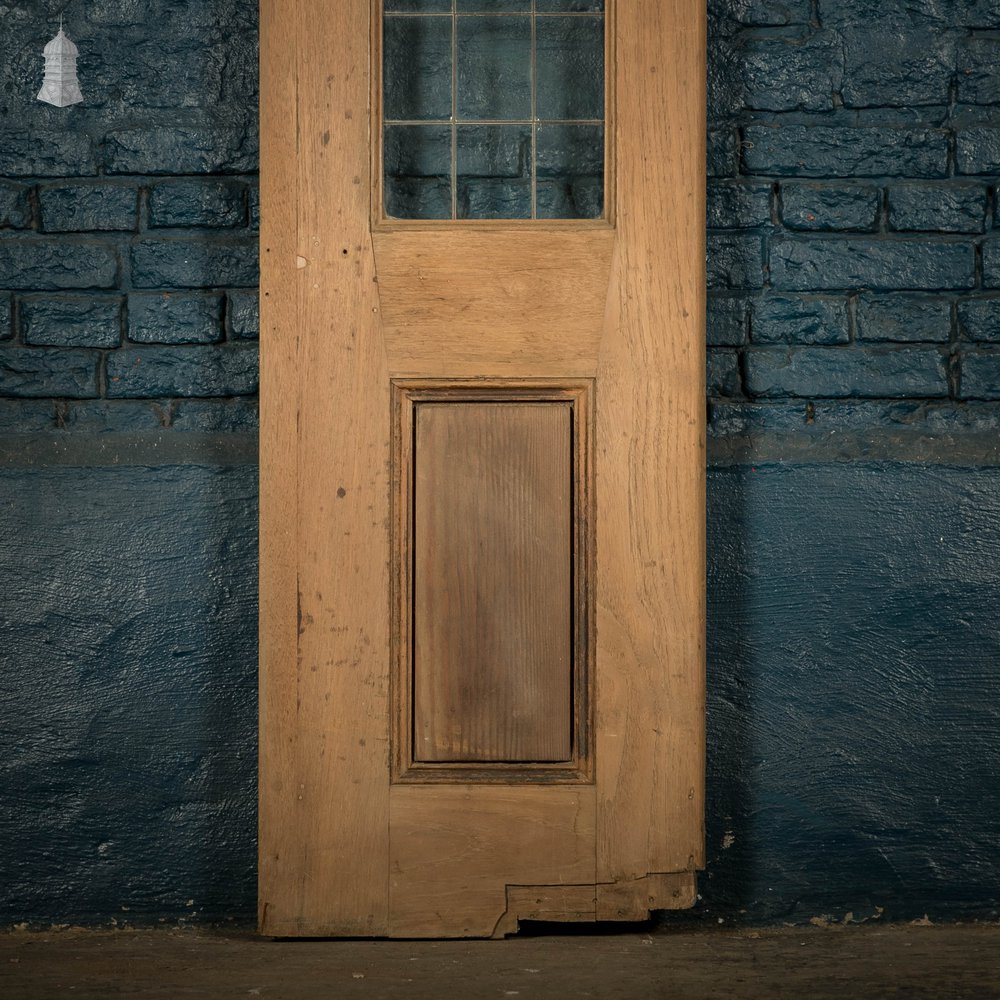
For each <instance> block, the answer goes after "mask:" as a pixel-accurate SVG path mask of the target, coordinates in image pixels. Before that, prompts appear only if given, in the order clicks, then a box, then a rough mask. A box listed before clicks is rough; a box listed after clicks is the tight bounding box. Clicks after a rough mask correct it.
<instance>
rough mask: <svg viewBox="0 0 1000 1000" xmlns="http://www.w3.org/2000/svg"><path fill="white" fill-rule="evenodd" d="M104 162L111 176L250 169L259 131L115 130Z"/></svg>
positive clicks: (232, 128)
mask: <svg viewBox="0 0 1000 1000" xmlns="http://www.w3.org/2000/svg"><path fill="white" fill-rule="evenodd" d="M104 162H105V166H106V169H107V172H108V173H109V174H160V175H163V174H213V173H220V174H232V173H237V174H243V173H250V172H252V171H254V170H256V169H257V134H256V130H255V127H252V126H251V125H250V124H249V123H248V124H247V125H245V126H242V127H241V126H239V125H229V124H222V123H217V124H215V125H184V126H169V125H168V126H160V125H149V126H136V127H133V128H124V129H118V130H116V131H114V132H111V133H109V135H108V136H107V139H106V141H105V159H104ZM0 172H2V171H0Z"/></svg>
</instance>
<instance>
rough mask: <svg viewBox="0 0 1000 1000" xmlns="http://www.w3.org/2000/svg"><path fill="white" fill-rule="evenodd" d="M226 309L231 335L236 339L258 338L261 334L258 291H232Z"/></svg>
mask: <svg viewBox="0 0 1000 1000" xmlns="http://www.w3.org/2000/svg"><path fill="white" fill-rule="evenodd" d="M228 298H229V305H228V307H227V309H226V322H227V325H228V327H229V336H230V337H232V338H234V339H235V340H256V339H257V337H258V336H259V335H260V299H259V297H258V294H257V291H256V290H254V291H252V292H230V293H229V297H228Z"/></svg>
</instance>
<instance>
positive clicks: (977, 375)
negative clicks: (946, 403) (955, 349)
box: [959, 350, 1000, 399]
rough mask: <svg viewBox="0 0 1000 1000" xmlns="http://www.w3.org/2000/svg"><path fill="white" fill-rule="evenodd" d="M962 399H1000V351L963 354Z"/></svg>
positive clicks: (970, 351) (965, 352) (971, 351)
mask: <svg viewBox="0 0 1000 1000" xmlns="http://www.w3.org/2000/svg"><path fill="white" fill-rule="evenodd" d="M961 385H962V388H961V392H960V393H959V395H960V397H961V398H962V399H1000V351H997V350H980V351H976V350H966V351H963V352H962V383H961Z"/></svg>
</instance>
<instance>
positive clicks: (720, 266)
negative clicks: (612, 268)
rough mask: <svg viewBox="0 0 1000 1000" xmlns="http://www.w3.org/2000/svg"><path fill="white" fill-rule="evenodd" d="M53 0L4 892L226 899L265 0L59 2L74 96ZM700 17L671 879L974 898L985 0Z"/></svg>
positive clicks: (12, 180) (21, 508)
mask: <svg viewBox="0 0 1000 1000" xmlns="http://www.w3.org/2000/svg"><path fill="white" fill-rule="evenodd" d="M49 6H50V5H49V4H47V3H43V2H42V0H24V2H21V3H18V4H0V594H2V595H3V596H2V598H0V787H2V788H3V795H0V925H4V924H9V923H14V922H18V921H33V922H38V923H42V924H44V923H51V922H64V921H74V922H83V923H91V922H96V923H105V924H106V923H109V922H111V921H117V922H119V923H121V922H136V923H148V922H157V921H166V922H170V923H176V922H184V921H190V920H218V921H226V920H230V921H237V922H239V923H249V922H251V921H252V920H253V915H254V902H255V888H256V887H255V871H256V859H255V850H256V844H255V837H256V834H255V810H256V784H255V780H256V779H255V754H256V742H255V740H256V684H255V678H256V612H257V608H256V572H257V566H256V468H255V462H256V437H255V432H256V395H255V392H256V378H257V376H256V350H255V347H256V345H255V342H254V340H255V336H256V330H257V311H256V298H255V287H254V286H255V282H256V271H255V256H256V228H257V221H258V215H259V209H258V203H257V197H256V186H255V171H256V166H257V139H256V134H257V122H256V70H255V66H256V45H257V40H256V23H257V13H256V6H257V5H256V2H255V0H145V2H143V3H136V2H135V0H89V2H87V3H80V4H76V5H70V7H69V9H68V11H67V15H68V19H67V31H68V33H69V34H70V35H71V37H73V38H74V39H75V40H76V41H77V42H78V44H79V46H80V49H81V58H80V76H81V81H82V84H83V90H84V94H85V96H86V102H85V103H84V104H83V105H82V106H79V107H74V108H69V109H63V110H60V109H55V108H50V107H48V106H45V105H42V104H39V103H37V102H36V101H35V100H34V95H35V93H36V92H37V89H38V87H39V85H40V75H41V73H40V71H41V59H40V54H41V49H42V46H43V45H44V43H45V42H46V41H47V39H48V38H49V37H51V35H52V33H53V31H54V28H53V25H52V22H51V21H50V22H48V23H46V21H45V17H46V16H48V14H49ZM710 28H711V38H710V46H709V58H710V81H709V82H710V112H709V113H710V122H709V124H710V131H711V142H710V148H709V168H710V173H711V178H710V197H709V217H708V225H709V232H710V244H711V252H710V258H709V275H710V282H711V289H710V294H711V315H710V323H709V345H710V363H709V384H710V413H711V428H712V436H711V439H710V459H711V466H710V470H709V505H708V526H709V560H708V597H709V633H708V652H709V711H708V732H709V740H708V763H709V788H708V791H709V795H708V815H707V828H708V854H709V867H708V870H707V872H706V874H705V876H704V877H703V879H702V881H701V892H702V895H703V899H702V900H701V902H700V904H699V907H698V910H697V911H696V912H697V915H700V916H702V917H705V918H707V919H710V920H711V921H712V922H715V921H716V920H720V919H721V920H724V921H730V920H734V921H750V922H762V923H766V922H773V921H792V922H808V921H809V920H810V919H813V918H832V919H836V920H838V921H842V920H848V921H849V920H865V919H874V918H877V917H879V916H880V915H881V919H890V918H897V919H899V918H912V917H915V916H922V915H923V914H924V913H929V914H930V915H931V916H932V917H933V918H934V919H944V918H950V917H991V918H994V919H995V918H996V917H997V916H998V914H1000V854H998V848H997V844H998V843H1000V826H998V817H1000V786H998V784H997V782H996V775H997V774H998V773H1000V739H998V737H997V733H998V732H1000V709H998V708H997V706H998V705H1000V618H998V615H997V613H996V609H997V608H998V607H1000V569H998V567H1000V448H998V442H1000V391H998V390H1000V371H998V364H1000V324H998V308H1000V243H998V240H1000V236H997V235H995V233H997V232H998V230H997V229H996V228H995V227H996V212H997V206H998V198H997V193H996V185H997V178H998V177H1000V82H998V81H1000V73H998V72H997V66H998V65H1000V58H998V56H1000V51H998V50H1000V6H998V5H997V3H996V2H994V0H923V2H921V3H914V2H911V0H883V2H880V3H878V4H871V3H863V2H860V0H837V2H833V0H818V2H817V0H782V2H779V0H711V11H710ZM665 113H669V109H665ZM665 835H666V834H665ZM670 919H676V920H680V919H683V918H682V917H680V916H679V915H676V916H674V917H671V918H670Z"/></svg>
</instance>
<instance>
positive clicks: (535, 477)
mask: <svg viewBox="0 0 1000 1000" xmlns="http://www.w3.org/2000/svg"><path fill="white" fill-rule="evenodd" d="M397 2H399V0H397ZM467 2H468V0H461V3H467ZM490 2H491V3H492V0H490ZM506 2H507V0H505V3H506ZM407 3H409V4H410V7H407V6H406V4H404V5H403V8H402V9H404V10H405V9H410V10H413V11H419V10H422V9H425V7H426V6H427V2H426V0H421V2H420V3H413V2H412V0H407ZM448 3H449V5H450V7H449V8H447V9H448V10H450V11H451V16H453V17H455V18H456V20H455V24H458V20H457V18H458V17H459V15H458V14H457V13H455V12H456V11H457V10H458V9H459V6H460V4H459V0H455V4H452V3H451V0H448ZM525 3H527V4H528V7H527V9H528V10H529V11H530V12H531V13H530V16H531V18H532V25H534V23H535V12H536V11H540V10H541V9H542V8H545V9H547V10H549V11H552V10H557V11H558V10H563V11H566V12H567V13H578V12H580V11H598V12H599V13H600V16H601V17H602V18H603V31H604V37H605V39H606V44H605V48H604V55H603V58H604V63H605V66H606V79H607V84H606V88H605V92H604V93H605V109H606V126H602V127H604V128H605V133H604V134H605V148H604V150H603V161H604V164H605V166H604V172H603V179H602V184H603V191H604V197H603V207H601V208H599V211H598V213H597V216H598V217H596V218H591V219H589V220H588V219H575V220H572V221H567V220H565V219H550V220H545V219H543V218H541V215H542V214H545V212H546V211H547V209H545V210H543V209H542V208H541V207H540V206H541V205H542V200H539V199H540V196H539V195H538V193H537V192H538V191H540V190H541V189H540V188H538V187H537V182H538V177H539V176H540V170H539V168H538V166H537V162H536V161H533V162H534V163H535V165H534V166H532V167H531V168H530V171H531V184H532V185H533V187H532V195H531V204H530V206H529V204H528V202H527V201H525V202H523V203H522V207H521V208H515V209H514V210H512V214H521V215H524V216H526V217H525V218H523V219H505V220H503V219H502V220H493V221H490V220H480V221H469V220H468V219H461V218H454V219H449V218H447V216H449V215H451V216H458V215H459V214H460V210H459V209H458V208H456V206H457V205H458V204H459V198H460V196H459V195H458V194H456V193H455V188H454V182H455V177H456V174H455V170H456V169H458V168H456V167H454V166H452V178H451V181H452V186H451V188H448V185H447V183H446V181H445V180H442V182H441V185H440V186H439V188H440V189H439V191H438V193H437V194H435V193H434V192H433V191H432V192H431V196H430V197H438V196H439V195H440V197H439V201H438V202H437V204H439V206H440V214H442V215H444V216H445V218H444V219H443V220H438V221H433V220H432V221H428V220H424V221H420V220H417V221H414V220H398V219H393V218H391V217H389V213H387V211H386V204H387V198H388V197H389V195H388V194H387V191H386V190H385V188H386V181H385V177H384V173H383V150H382V143H383V139H384V138H385V137H386V136H389V135H390V133H389V131H387V130H388V128H389V126H388V125H387V126H386V127H385V128H383V125H382V117H381V116H382V108H383V105H382V94H383V88H384V87H385V86H386V83H385V82H384V81H382V80H381V79H380V77H381V72H380V68H381V66H382V60H381V56H380V52H379V49H380V46H381V44H382V39H383V34H382V30H383V29H382V17H383V12H382V4H381V3H379V2H375V3H374V4H373V3H372V0H336V2H329V0H264V2H263V3H262V9H261V64H262V81H261V85H262V86H261V90H262V92H261V111H262V137H261V138H262V165H261V170H262V199H263V209H262V223H263V228H262V237H261V263H262V294H261V300H262V345H261V349H262V358H261V373H262V390H261V396H262V398H261V403H262V429H261V593H260V600H261V632H260V640H261V661H260V875H259V878H260V886H259V903H260V929H261V931H262V932H263V933H265V934H269V935H275V936H346V935H362V936H396V937H454V936H464V937H490V936H501V935H503V934H505V933H510V932H512V931H514V930H516V928H517V926H518V921H519V920H525V919H532V920H560V921H562V920H576V921H594V920H626V921H627V920H641V919H644V918H645V917H646V916H647V914H648V913H649V911H650V910H653V909H661V908H678V907H686V906H690V905H692V903H693V901H694V899H695V872H696V870H697V869H698V868H699V867H701V866H702V863H703V777H704V765H703V760H704V725H703V715H704V698H703V690H704V627H705V615H704V486H703V483H704V449H705V442H704V434H705V430H704V409H705V406H704V374H703V369H704V349H703V326H704V297H705V292H704V288H705V279H704V149H705V107H704V82H705V12H704V9H703V3H702V0H618V2H612V0H607V2H606V3H603V4H601V3H600V2H599V0H594V2H591V0H586V2H582V0H543V2H540V0H525ZM536 3H537V4H538V6H537V7H536ZM422 5H423V6H422ZM430 6H431V7H433V4H431V5H430ZM487 6H489V4H487ZM494 6H496V5H495V4H494ZM499 6H500V7H503V6H504V4H500V5H499ZM514 6H515V7H516V4H514ZM397 9H399V8H397ZM446 16H447V10H446ZM538 16H539V17H541V16H542V15H541V14H539V15H538ZM435 30H436V29H435ZM441 30H442V37H445V35H444V32H445V30H446V29H445V28H444V26H443V25H442V27H441ZM455 30H459V29H455ZM532 31H533V32H534V31H535V29H534V27H532ZM452 37H453V38H454V36H452ZM442 44H443V43H442ZM454 44H455V43H454V41H452V45H453V46H454ZM531 44H532V45H533V46H535V45H536V44H537V39H536V37H535V34H532V41H531ZM452 73H453V77H455V78H456V79H457V76H458V74H457V72H456V71H455V70H454V69H453V70H452ZM453 85H454V81H453ZM451 92H452V94H454V90H452V91H451ZM534 100H535V98H534V97H532V102H533V103H532V109H531V111H532V114H531V116H529V118H528V119H526V120H525V121H524V122H522V123H521V125H520V126H518V127H520V128H522V129H524V133H523V134H524V137H525V142H529V141H530V142H531V143H535V142H536V140H537V141H539V142H540V141H541V139H539V138H538V133H537V132H536V131H533V130H535V129H537V128H538V127H539V126H538V121H539V115H538V114H537V108H536V106H535V104H534ZM452 101H453V102H454V96H453V97H452ZM452 112H453V109H452ZM442 113H443V114H445V118H444V119H443V121H442V123H441V125H440V128H441V132H440V135H441V137H442V142H443V143H446V142H447V141H448V134H449V133H448V132H447V131H446V130H447V129H449V128H452V129H453V131H452V132H451V133H450V134H451V136H452V138H451V142H452V147H451V148H452V149H453V150H454V149H455V148H456V146H455V143H456V142H459V141H460V137H459V139H456V138H455V136H456V135H457V131H455V130H454V129H455V128H456V127H455V119H454V114H453V113H452V114H451V115H449V114H448V112H447V109H445V111H444V112H442ZM403 117H405V116H403ZM486 117H489V114H488V113H487V114H486ZM386 141H388V140H386ZM392 141H395V140H394V139H393V140H392ZM531 148H532V149H534V148H535V146H531ZM428 190H430V188H428ZM445 192H450V198H451V202H450V205H449V201H448V194H447V193H445ZM421 197H422V196H421ZM461 197H463V198H464V197H465V195H462V196H461ZM546 198H548V195H546ZM515 200H516V199H515ZM512 204H513V202H512ZM548 204H550V202H549V201H547V200H546V201H545V205H548ZM449 209H450V211H449ZM556 214H558V213H556Z"/></svg>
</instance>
